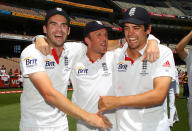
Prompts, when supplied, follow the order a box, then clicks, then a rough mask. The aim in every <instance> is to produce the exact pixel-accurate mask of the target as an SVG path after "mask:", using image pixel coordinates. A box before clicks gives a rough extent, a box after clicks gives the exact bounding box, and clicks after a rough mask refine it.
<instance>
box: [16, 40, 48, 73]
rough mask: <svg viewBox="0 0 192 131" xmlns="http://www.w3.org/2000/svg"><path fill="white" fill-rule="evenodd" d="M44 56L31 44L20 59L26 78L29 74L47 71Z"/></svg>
mask: <svg viewBox="0 0 192 131" xmlns="http://www.w3.org/2000/svg"><path fill="white" fill-rule="evenodd" d="M44 66H45V65H44V57H43V55H42V54H41V53H40V52H39V51H38V50H37V49H35V45H34V44H31V45H29V46H28V47H26V48H25V49H24V50H23V51H22V53H21V57H20V67H21V71H22V74H23V76H24V77H27V76H28V75H29V74H32V73H35V72H40V71H45V67H44Z"/></svg>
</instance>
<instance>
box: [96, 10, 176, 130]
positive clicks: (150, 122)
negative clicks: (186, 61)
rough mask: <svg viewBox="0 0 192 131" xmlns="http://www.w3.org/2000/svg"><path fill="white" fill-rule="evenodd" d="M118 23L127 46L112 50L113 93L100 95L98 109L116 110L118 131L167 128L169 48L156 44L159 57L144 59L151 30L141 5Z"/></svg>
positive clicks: (170, 73) (171, 63) (171, 68)
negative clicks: (111, 94)
mask: <svg viewBox="0 0 192 131" xmlns="http://www.w3.org/2000/svg"><path fill="white" fill-rule="evenodd" d="M120 22H121V23H122V24H123V29H124V34H125V39H126V41H127V43H126V44H125V45H127V47H126V48H125V49H123V50H122V49H119V50H115V51H114V63H113V64H114V66H113V68H114V69H113V79H112V81H113V83H112V84H113V87H114V90H115V94H116V96H101V98H100V100H99V109H100V112H103V111H106V110H111V109H117V111H116V117H117V124H118V131H169V130H170V129H169V125H168V118H167V112H166V109H165V107H164V104H166V103H165V98H166V96H167V92H168V89H169V85H170V83H171V79H172V77H174V76H175V72H174V68H175V65H174V59H173V54H172V51H171V50H170V49H169V48H167V47H166V46H163V45H160V44H159V45H158V46H159V50H160V57H159V59H158V60H157V61H155V62H154V63H150V62H148V61H147V60H144V61H143V54H144V50H145V48H146V46H147V44H148V41H147V37H148V35H149V33H150V32H151V25H150V17H149V15H148V12H147V11H146V10H145V9H144V8H141V7H132V8H129V9H128V10H127V11H126V13H125V15H124V17H123V19H122V20H120Z"/></svg>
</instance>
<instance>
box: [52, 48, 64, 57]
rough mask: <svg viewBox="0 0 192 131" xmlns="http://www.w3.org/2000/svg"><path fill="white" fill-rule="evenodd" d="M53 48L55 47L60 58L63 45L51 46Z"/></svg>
mask: <svg viewBox="0 0 192 131" xmlns="http://www.w3.org/2000/svg"><path fill="white" fill-rule="evenodd" d="M53 49H55V51H56V53H57V56H58V57H59V58H60V56H61V53H62V51H63V47H53Z"/></svg>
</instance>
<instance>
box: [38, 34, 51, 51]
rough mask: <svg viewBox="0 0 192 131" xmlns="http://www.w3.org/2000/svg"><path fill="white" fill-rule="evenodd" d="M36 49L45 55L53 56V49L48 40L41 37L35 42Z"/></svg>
mask: <svg viewBox="0 0 192 131" xmlns="http://www.w3.org/2000/svg"><path fill="white" fill-rule="evenodd" d="M35 48H36V49H38V50H39V51H40V52H41V53H42V54H43V55H48V54H51V47H50V46H49V45H48V43H47V40H46V38H43V37H40V38H37V39H36V41H35Z"/></svg>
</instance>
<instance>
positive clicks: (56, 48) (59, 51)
mask: <svg viewBox="0 0 192 131" xmlns="http://www.w3.org/2000/svg"><path fill="white" fill-rule="evenodd" d="M47 42H48V44H49V46H50V47H52V48H53V49H55V51H56V54H57V56H58V57H59V58H60V56H61V53H62V51H63V46H61V47H57V46H54V45H53V44H52V43H51V42H50V41H49V39H47Z"/></svg>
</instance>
